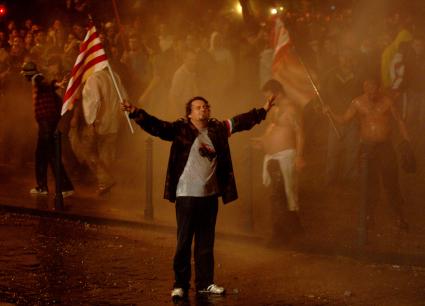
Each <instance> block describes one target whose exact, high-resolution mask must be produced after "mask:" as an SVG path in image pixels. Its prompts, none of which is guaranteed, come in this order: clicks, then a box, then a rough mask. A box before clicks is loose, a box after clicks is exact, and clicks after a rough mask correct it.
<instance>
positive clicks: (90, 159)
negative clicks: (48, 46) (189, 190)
mask: <svg viewBox="0 0 425 306" xmlns="http://www.w3.org/2000/svg"><path fill="white" fill-rule="evenodd" d="M81 96H82V109H83V115H84V118H85V121H86V123H87V126H86V127H85V128H84V130H85V131H84V132H85V135H86V136H87V137H84V140H83V142H84V143H81V144H80V145H82V146H84V147H86V148H89V149H88V150H83V152H85V153H84V154H85V155H90V156H83V158H82V159H83V160H85V161H87V163H88V166H89V168H90V169H91V170H92V171H93V173H94V174H95V175H96V178H97V181H98V188H97V194H98V195H102V194H104V193H106V192H107V191H109V190H110V188H111V187H112V186H113V185H114V184H115V182H114V179H113V177H112V175H111V171H110V170H109V166H110V165H111V163H112V161H113V160H114V157H115V143H116V140H117V132H118V127H119V118H118V116H119V115H121V114H120V112H119V107H120V104H119V103H120V102H121V101H123V99H124V98H126V97H127V95H126V92H125V90H124V88H123V86H122V85H121V81H120V79H119V77H118V76H117V74H115V73H113V71H112V68H111V66H110V64H109V62H108V59H107V57H106V53H105V50H104V48H103V46H102V43H101V40H100V38H99V35H98V33H97V31H96V27H95V26H94V24H93V22H92V21H90V24H89V30H88V32H87V34H86V36H85V38H84V41H83V42H82V44H81V46H80V53H79V55H78V57H77V60H76V62H75V64H74V67H73V69H72V72H71V79H70V81H69V83H68V87H67V90H66V92H65V96H64V103H63V106H62V115H63V114H65V113H66V112H67V111H68V110H71V109H73V108H74V107H75V103H76V101H77V100H78V99H79V98H80V97H81ZM74 115H79V114H78V112H76V113H75V114H74ZM126 117H127V116H126ZM127 119H128V117H127ZM128 122H129V126H130V130H131V131H132V132H133V129H132V127H131V124H130V121H129V119H128Z"/></svg>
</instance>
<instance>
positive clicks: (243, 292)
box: [0, 213, 425, 306]
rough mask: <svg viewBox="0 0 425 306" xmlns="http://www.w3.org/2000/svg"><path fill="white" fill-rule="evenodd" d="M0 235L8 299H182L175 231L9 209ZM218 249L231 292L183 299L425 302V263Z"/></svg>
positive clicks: (2, 295) (0, 295)
mask: <svg viewBox="0 0 425 306" xmlns="http://www.w3.org/2000/svg"><path fill="white" fill-rule="evenodd" d="M0 237H1V238H0V243H1V253H0V305H52V304H59V305H144V306H145V305H147V306H158V305H159V306H160V305H172V302H171V299H170V289H171V286H172V282H173V274H172V258H173V253H174V246H175V236H174V233H170V232H164V231H162V232H160V231H147V230H141V229H135V228H127V227H112V226H99V225H90V224H85V223H81V222H75V221H67V220H64V219H49V218H39V217H31V216H26V215H14V214H8V213H0ZM215 254H216V276H215V279H216V281H217V283H218V284H220V285H223V286H225V287H226V288H227V292H228V294H227V295H226V296H224V297H215V298H213V297H209V298H208V297H196V296H195V292H194V291H193V290H191V292H190V297H189V301H186V302H183V303H181V304H182V305H229V306H232V305H362V306H364V305H385V306H392V305H394V306H403V305H406V306H415V305H425V290H424V288H425V268H424V267H417V266H416V267H415V266H407V265H406V266H403V265H394V264H374V263H371V262H366V261H357V260H353V259H349V258H345V257H340V256H339V257H338V256H323V255H322V256H319V255H312V254H306V253H304V254H303V253H298V252H295V251H291V250H285V249H282V248H280V249H270V248H266V247H264V246H262V245H254V244H243V243H241V242H237V241H229V240H224V239H217V240H216V252H215ZM2 303H4V304H2Z"/></svg>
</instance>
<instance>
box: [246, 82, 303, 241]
mask: <svg viewBox="0 0 425 306" xmlns="http://www.w3.org/2000/svg"><path fill="white" fill-rule="evenodd" d="M262 89H263V93H264V95H265V96H275V97H276V100H275V103H276V107H275V108H274V109H273V111H272V113H271V114H270V119H271V120H270V123H269V125H268V126H267V129H266V131H265V133H264V135H263V136H261V137H259V138H254V141H255V143H254V145H255V146H257V147H259V148H261V149H263V150H264V153H265V156H264V161H263V184H264V185H265V186H270V185H271V188H272V191H271V205H272V219H273V225H272V235H271V237H270V240H269V242H268V243H269V245H270V246H276V245H280V244H282V243H287V242H289V241H290V240H291V239H292V238H294V235H296V234H300V233H302V232H303V228H302V226H301V222H300V219H299V209H300V207H299V201H298V172H299V171H301V170H302V168H303V167H304V166H305V161H304V130H303V122H302V112H301V109H299V106H298V105H296V104H295V103H294V102H292V101H290V100H289V99H288V97H287V96H286V94H285V91H284V90H283V87H282V84H280V82H279V81H277V80H274V79H271V80H269V81H268V82H266V84H264V86H263V88H262Z"/></svg>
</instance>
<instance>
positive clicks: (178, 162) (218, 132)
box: [130, 108, 266, 204]
mask: <svg viewBox="0 0 425 306" xmlns="http://www.w3.org/2000/svg"><path fill="white" fill-rule="evenodd" d="M265 117H266V111H265V110H264V109H263V108H260V109H253V110H251V111H249V112H247V113H244V114H240V115H237V116H235V117H233V118H232V119H229V120H225V121H218V120H217V119H210V120H209V121H208V136H209V137H210V139H211V141H212V143H213V145H214V148H215V151H216V153H217V168H216V171H217V172H216V175H217V181H218V185H219V186H218V187H219V192H220V194H219V195H220V196H221V197H222V199H223V203H225V204H226V203H228V202H231V201H234V200H236V199H237V198H238V194H237V190H236V182H235V176H234V173H233V166H232V158H231V156H230V148H229V142H228V138H229V137H230V135H231V134H233V133H236V132H240V131H244V130H249V129H251V128H252V127H253V126H254V125H255V124H258V123H260V122H261V121H262V120H264V119H265ZM130 118H131V119H134V120H135V121H136V123H137V124H138V125H140V126H141V127H142V129H144V130H145V131H146V132H148V133H149V134H151V135H153V136H157V137H159V138H161V139H163V140H166V141H172V145H171V150H170V157H169V160H168V168H167V177H166V180H165V191H164V198H165V199H168V200H169V201H171V202H174V201H175V200H176V189H177V183H178V181H179V179H180V176H181V174H182V173H183V170H184V167H185V166H186V162H187V159H188V158H189V153H190V149H191V147H192V144H193V142H194V141H195V139H196V137H197V136H198V130H197V128H196V127H195V126H194V125H193V124H192V123H191V122H190V121H188V120H186V119H179V120H177V121H174V122H166V121H162V120H159V119H157V118H155V117H153V116H151V115H149V114H148V113H146V112H145V111H144V110H142V109H138V110H136V111H134V112H133V113H131V114H130Z"/></svg>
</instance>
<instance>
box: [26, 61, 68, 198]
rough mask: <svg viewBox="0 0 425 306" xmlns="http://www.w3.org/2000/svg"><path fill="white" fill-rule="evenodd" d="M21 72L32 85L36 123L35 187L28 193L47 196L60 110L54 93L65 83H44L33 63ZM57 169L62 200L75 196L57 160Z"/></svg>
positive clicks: (44, 80)
mask: <svg viewBox="0 0 425 306" xmlns="http://www.w3.org/2000/svg"><path fill="white" fill-rule="evenodd" d="M21 73H22V75H23V76H24V77H25V78H26V79H27V80H28V81H30V82H31V83H32V88H33V103H34V111H35V119H36V121H37V124H38V139H37V148H36V153H35V174H36V183H37V185H36V186H35V188H32V189H31V190H30V193H31V194H32V195H36V196H46V195H47V194H48V186H47V168H48V165H49V164H50V166H51V168H52V169H54V165H55V160H56V158H57V156H55V150H54V132H55V131H56V128H57V125H58V123H59V120H60V110H61V107H62V99H61V98H60V97H59V96H58V95H57V94H56V92H55V91H56V89H57V88H58V87H63V86H64V84H65V83H66V82H67V80H66V79H64V80H62V82H60V83H58V82H56V81H52V82H49V81H47V80H46V79H45V77H44V76H43V75H42V74H41V73H40V72H39V71H38V70H37V66H36V65H35V64H34V63H33V62H26V63H24V64H23V66H22V72H21ZM59 158H60V157H59ZM60 168H61V169H60V172H61V175H62V177H61V179H62V195H63V196H64V197H65V196H69V195H72V194H73V193H74V187H73V185H72V183H71V181H70V180H69V178H68V175H67V174H66V171H65V168H64V167H63V164H62V161H60ZM53 173H54V174H56V171H54V170H53Z"/></svg>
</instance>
